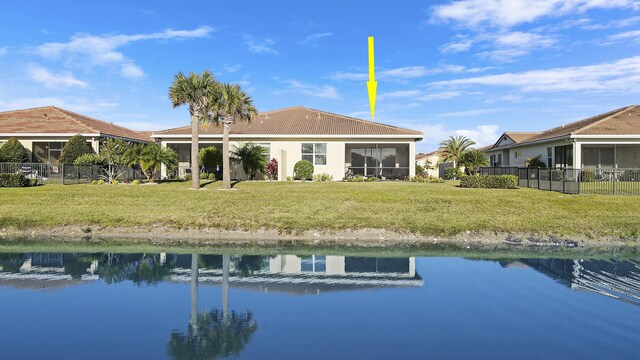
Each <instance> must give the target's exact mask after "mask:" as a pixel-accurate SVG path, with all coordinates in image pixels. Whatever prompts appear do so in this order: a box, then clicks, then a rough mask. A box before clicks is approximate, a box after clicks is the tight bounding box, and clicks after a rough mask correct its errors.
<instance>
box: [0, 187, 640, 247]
mask: <svg viewBox="0 0 640 360" xmlns="http://www.w3.org/2000/svg"><path fill="white" fill-rule="evenodd" d="M455 185H456V183H455V182H447V183H445V184H423V183H410V182H396V181H389V182H374V183H344V182H314V183H298V182H241V183H238V184H237V185H236V186H235V189H236V190H234V191H217V190H216V188H219V187H220V182H215V183H211V184H208V185H206V186H205V188H206V190H201V191H193V190H187V189H188V187H189V183H188V182H174V183H164V184H160V185H116V186H111V185H66V186H63V185H45V186H40V187H35V188H11V189H1V190H0V227H9V226H13V227H18V228H29V227H55V226H60V225H71V224H78V225H95V224H100V225H104V226H117V227H131V226H152V225H156V224H162V225H165V226H170V227H174V228H176V229H179V228H222V229H243V230H256V229H262V228H266V229H277V230H282V231H285V232H288V231H297V230H313V229H320V230H345V229H362V228H378V229H380V228H384V229H389V230H397V231H410V232H413V233H416V234H421V235H453V234H457V233H461V232H466V231H497V232H515V233H532V232H533V233H539V234H545V235H590V236H594V237H598V236H609V235H611V236H620V237H625V238H636V237H637V236H638V234H639V233H640V211H639V210H638V209H639V208H640V206H639V204H640V198H638V197H631V196H602V195H579V196H576V195H563V194H560V193H557V192H550V191H540V190H535V189H526V188H521V189H517V190H489V189H463V188H458V187H456V186H455Z"/></svg>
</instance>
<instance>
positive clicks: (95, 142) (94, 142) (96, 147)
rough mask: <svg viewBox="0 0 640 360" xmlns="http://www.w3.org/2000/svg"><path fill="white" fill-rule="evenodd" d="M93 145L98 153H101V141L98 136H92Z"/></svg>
mask: <svg viewBox="0 0 640 360" xmlns="http://www.w3.org/2000/svg"><path fill="white" fill-rule="evenodd" d="M91 147H92V148H93V151H94V152H95V153H96V154H100V141H98V140H96V138H91Z"/></svg>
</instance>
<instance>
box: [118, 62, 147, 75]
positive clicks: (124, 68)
mask: <svg viewBox="0 0 640 360" xmlns="http://www.w3.org/2000/svg"><path fill="white" fill-rule="evenodd" d="M120 74H122V76H124V77H126V78H129V79H137V78H141V77H143V76H144V71H142V69H140V68H139V67H137V66H136V65H135V64H132V63H125V64H122V65H121V67H120Z"/></svg>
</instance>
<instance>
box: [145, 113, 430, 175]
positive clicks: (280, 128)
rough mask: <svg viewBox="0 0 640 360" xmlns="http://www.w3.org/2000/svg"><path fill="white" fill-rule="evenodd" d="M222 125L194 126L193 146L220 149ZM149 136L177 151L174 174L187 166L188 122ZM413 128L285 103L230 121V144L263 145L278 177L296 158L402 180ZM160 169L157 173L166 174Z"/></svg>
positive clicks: (410, 166)
mask: <svg viewBox="0 0 640 360" xmlns="http://www.w3.org/2000/svg"><path fill="white" fill-rule="evenodd" d="M222 130H223V128H222V126H221V125H217V124H206V125H202V126H201V127H200V135H199V146H200V147H205V146H216V147H218V148H220V149H221V148H222ZM150 136H151V138H153V139H154V140H155V141H156V142H158V143H159V144H161V145H162V146H164V147H169V148H171V149H173V150H175V151H176V152H177V153H178V157H179V167H178V174H177V175H178V176H184V174H186V172H187V171H189V170H188V169H189V166H190V165H189V164H190V161H191V127H190V126H184V127H179V128H174V129H168V130H163V131H155V132H153V133H151V135H150ZM422 137H423V134H422V133H421V132H419V131H415V130H409V129H403V128H399V127H395V126H390V125H384V124H380V123H375V122H371V121H366V120H361V119H356V118H352V117H348V116H344V115H339V114H333V113H329V112H326V111H320V110H315V109H310V108H306V107H301V106H297V107H290V108H285V109H280V110H274V111H268V112H263V113H260V114H259V115H258V116H257V117H256V119H254V120H253V121H252V122H238V123H235V124H233V125H232V127H231V133H230V136H229V140H230V148H231V150H233V148H234V147H235V146H241V145H242V144H243V143H247V142H253V143H255V144H258V145H261V146H264V147H265V148H267V149H268V152H269V158H270V159H272V158H273V159H276V160H277V161H278V179H279V180H285V179H286V178H287V177H289V176H293V167H294V165H295V163H296V162H298V161H300V160H309V161H311V162H312V163H313V164H314V173H315V174H320V173H327V174H330V175H332V176H333V179H334V180H342V179H343V178H344V176H345V174H346V173H347V172H349V171H350V172H352V173H353V174H354V175H357V174H359V175H363V176H367V177H370V176H375V177H379V178H386V179H403V178H405V177H407V176H409V175H412V174H414V173H415V161H413V159H415V143H416V141H420V140H422ZM166 175H167V174H166V172H165V173H164V174H163V176H166ZM231 177H232V178H235V179H245V178H246V174H244V171H243V170H242V168H241V167H240V166H237V165H235V166H233V168H232V169H231Z"/></svg>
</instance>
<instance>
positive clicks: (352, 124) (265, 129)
mask: <svg viewBox="0 0 640 360" xmlns="http://www.w3.org/2000/svg"><path fill="white" fill-rule="evenodd" d="M200 131H201V134H210V135H222V126H218V125H216V124H208V125H202V126H201V127H200ZM190 134H191V127H190V126H184V127H179V128H174V129H168V130H163V131H156V132H154V133H153V136H155V137H162V135H190ZM231 134H232V135H234V134H235V135H372V136H376V135H413V136H415V137H416V138H422V132H420V131H415V130H409V129H404V128H400V127H395V126H390V125H384V124H380V123H374V122H371V121H367V120H361V119H356V118H352V117H348V116H344V115H338V114H333V113H329V112H326V111H320V110H315V109H310V108H306V107H302V106H296V107H291V108H286V109H280V110H274V111H268V112H263V113H260V114H259V115H258V116H257V117H256V119H254V120H253V121H252V122H250V123H247V122H238V123H235V124H234V125H233V126H232V127H231Z"/></svg>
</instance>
